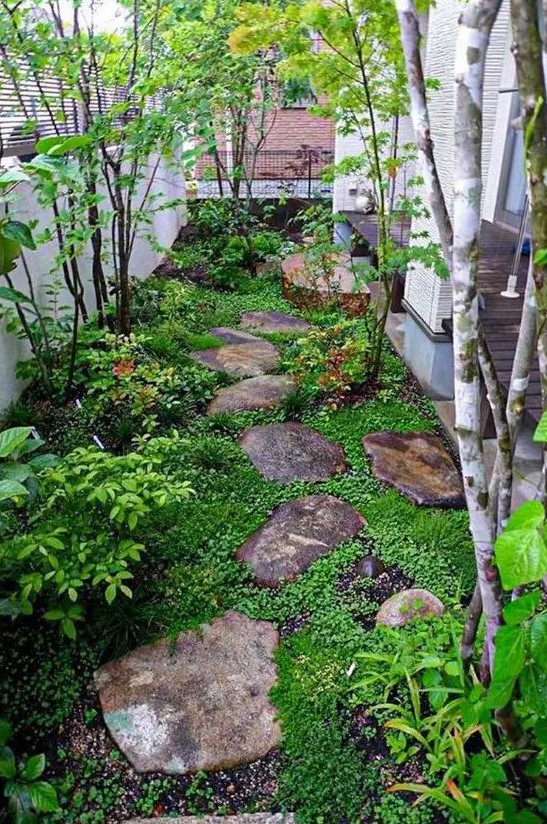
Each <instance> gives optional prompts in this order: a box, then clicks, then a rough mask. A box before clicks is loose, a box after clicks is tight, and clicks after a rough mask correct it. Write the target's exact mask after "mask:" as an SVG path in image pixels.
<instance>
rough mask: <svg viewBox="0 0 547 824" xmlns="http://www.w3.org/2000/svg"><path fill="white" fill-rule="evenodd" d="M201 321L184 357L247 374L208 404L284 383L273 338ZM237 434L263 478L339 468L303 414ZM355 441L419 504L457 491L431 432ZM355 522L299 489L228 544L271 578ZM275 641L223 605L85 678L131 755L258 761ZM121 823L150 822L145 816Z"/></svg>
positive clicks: (269, 737)
mask: <svg viewBox="0 0 547 824" xmlns="http://www.w3.org/2000/svg"><path fill="white" fill-rule="evenodd" d="M339 274H340V273H339ZM340 277H342V274H340ZM293 285H294V283H293ZM300 285H301V286H302V284H300ZM304 288H305V285H304ZM352 299H356V300H357V302H358V303H359V305H360V306H361V309H363V306H365V307H366V301H367V300H368V297H367V295H366V294H365V295H363V294H358V295H356V296H355V295H354V296H353V298H352ZM363 302H364V303H363ZM361 304H363V305H361ZM241 324H242V326H244V327H246V328H250V329H256V330H257V331H259V332H267V333H269V332H305V331H306V330H307V329H308V328H309V324H308V323H307V322H306V321H304V320H302V319H301V318H294V317H292V316H291V315H286V314H284V313H282V312H275V311H273V312H246V313H244V314H243V315H242V318H241ZM210 333H211V334H212V335H215V336H216V337H217V338H219V339H220V340H221V341H223V345H222V346H220V348H218V349H206V350H202V351H198V352H193V353H191V357H192V358H193V359H194V360H196V361H197V362H199V363H202V364H204V365H205V366H208V367H209V368H210V369H215V370H218V371H223V372H227V373H228V374H230V375H233V376H235V377H239V378H246V379H245V380H240V381H239V382H238V383H235V384H234V385H232V386H228V387H226V388H223V389H220V390H219V391H218V392H217V394H216V396H215V398H214V399H213V401H212V402H211V403H210V405H209V408H208V414H209V415H214V414H216V413H218V412H237V411H245V410H256V409H270V408H272V407H275V406H277V405H278V404H280V403H281V402H282V401H283V399H284V398H286V397H287V395H288V394H289V393H290V392H292V391H294V388H295V386H294V384H293V382H292V381H291V379H290V378H288V377H287V376H285V375H270V374H267V373H268V372H270V371H271V370H273V369H275V367H276V366H277V365H278V363H279V352H278V350H277V348H276V347H275V346H273V345H272V344H271V343H269V342H268V341H265V340H264V339H263V338H259V337H256V336H255V335H253V334H251V333H250V332H248V331H245V330H244V329H231V328H228V327H216V328H213V329H211V330H210ZM240 444H241V447H242V448H243V449H244V451H245V452H246V453H247V455H248V456H249V458H250V459H251V461H252V462H253V464H254V465H255V467H256V468H257V469H258V471H259V472H260V473H261V474H262V476H263V477H264V478H266V479H268V480H272V481H278V482H281V483H290V482H291V481H295V480H300V481H309V482H321V481H326V480H328V479H329V478H331V477H333V476H335V475H337V474H338V473H341V472H344V471H345V470H346V461H345V457H344V452H343V450H342V448H341V447H340V446H339V445H338V444H336V443H333V442H332V441H329V440H328V439H327V438H325V437H324V436H323V435H321V434H320V433H319V432H316V431H315V430H313V429H310V428H309V427H307V426H304V425H303V424H301V423H294V422H287V423H276V424H270V425H267V426H253V427H251V428H250V429H248V430H247V431H245V432H244V433H243V434H242V435H241V437H240ZM363 447H364V449H365V452H366V454H367V455H368V457H369V458H370V459H371V461H372V465H373V472H374V474H375V475H376V477H377V478H379V479H380V480H382V481H384V482H385V483H388V484H391V485H392V486H394V487H395V488H396V489H398V490H399V491H400V492H401V493H402V494H403V495H405V496H406V497H408V498H410V499H411V500H412V501H414V502H415V503H416V504H420V505H424V506H447V507H448V506H452V507H453V506H461V505H463V503H464V498H463V488H462V483H461V478H460V476H459V473H458V471H457V469H456V467H455V465H454V463H453V462H452V460H451V458H450V456H449V455H448V453H447V452H446V450H445V449H444V447H443V445H442V443H441V442H440V441H439V439H438V438H436V437H434V436H433V435H431V434H430V433H415V432H411V433H407V434H403V435H400V434H396V433H393V432H376V433H373V434H371V435H367V436H366V437H365V438H363ZM364 526H366V522H365V520H364V518H363V517H362V516H361V514H360V513H359V512H357V511H356V510H355V509H353V507H351V506H350V505H349V504H348V503H346V502H345V501H343V500H340V499H339V498H336V497H334V496H332V495H325V494H317V495H307V496H305V497H302V498H298V499H296V500H292V501H288V502H287V503H284V504H283V505H281V506H279V507H277V508H276V509H275V510H274V511H273V513H272V514H271V515H270V517H269V518H268V520H267V521H266V522H265V523H264V524H263V525H262V527H260V529H258V530H257V531H256V532H255V533H254V534H253V535H251V536H250V537H249V539H248V540H247V541H246V542H245V543H244V544H243V546H241V547H240V548H239V550H238V551H237V557H238V559H239V560H240V561H242V562H244V563H248V564H250V565H251V567H252V569H253V571H254V575H255V580H256V582H257V583H258V584H259V585H262V586H266V587H275V586H278V585H280V584H282V583H285V582H288V581H294V580H295V579H296V578H297V577H298V576H299V575H300V574H302V573H303V572H304V571H305V570H306V569H308V568H309V567H310V566H311V565H312V564H313V563H314V562H315V561H316V560H317V559H318V558H320V557H321V556H323V555H325V554H326V553H328V552H330V551H332V550H334V549H335V548H336V547H338V546H339V545H340V544H341V543H343V542H344V541H346V540H349V539H351V538H353V537H355V536H356V535H358V533H359V532H360V531H361V530H362V529H363V527H364ZM356 572H357V574H358V575H360V576H364V577H372V578H376V577H378V576H380V575H382V574H383V573H385V572H386V569H385V567H384V565H383V563H382V561H381V560H380V559H378V558H376V557H374V556H371V555H368V556H366V557H364V558H362V559H361V560H360V562H359V564H358V565H357V569H356ZM443 611H444V606H443V604H442V603H441V602H440V601H439V599H438V598H436V597H435V596H434V595H433V594H432V593H430V592H427V591H426V590H421V589H409V590H405V591H403V592H399V593H397V594H395V595H393V596H392V597H391V598H389V599H388V600H387V601H386V602H385V603H384V604H383V605H382V606H381V608H380V610H379V612H378V614H377V617H376V621H377V623H378V624H383V625H386V626H391V627H398V626H402V625H403V624H405V623H407V622H408V621H409V620H412V619H414V618H416V617H420V616H423V615H429V614H436V615H439V614H441V613H442V612H443ZM278 641H279V636H278V633H277V631H276V630H275V628H274V627H273V625H272V624H270V623H268V622H266V621H254V620H251V619H250V618H248V617H247V616H245V615H242V614H239V613H237V612H234V611H230V612H227V613H226V614H225V615H223V616H222V617H220V618H217V619H216V620H215V621H213V622H212V623H211V624H209V625H206V626H204V627H202V628H201V630H200V631H199V632H194V631H188V632H185V633H182V634H181V635H179V637H178V639H177V641H176V642H175V643H173V642H172V641H171V640H169V639H163V640H160V641H157V642H156V643H155V644H150V645H148V646H143V647H140V648H138V649H136V650H134V651H133V652H131V653H129V654H128V655H125V656H124V657H123V658H120V659H118V660H116V661H112V662H110V663H108V664H106V665H104V666H103V667H101V668H100V669H99V670H98V671H97V673H96V674H95V681H96V685H97V689H98V691H99V698H100V702H101V706H102V709H103V713H104V719H105V722H106V724H107V726H108V728H109V730H110V732H111V734H112V736H113V738H114V739H115V741H116V742H117V744H118V746H119V747H120V749H121V750H122V751H123V752H124V754H125V755H126V756H127V758H128V759H129V761H130V762H131V763H132V765H133V766H134V768H135V769H136V770H137V771H138V772H163V773H168V774H179V773H180V774H182V773H188V772H196V771H198V770H221V769H230V768H231V767H235V766H239V765H241V764H247V763H251V762H253V761H257V760H258V759H260V758H262V757H264V756H265V755H266V754H267V753H268V752H270V751H271V750H272V749H273V748H275V747H277V746H278V744H279V742H280V737H281V731H280V727H279V724H278V722H277V720H276V710H275V708H274V707H273V706H272V705H271V703H270V701H269V692H270V690H271V688H272V687H273V686H274V684H275V683H276V676H277V670H276V665H275V661H274V653H275V650H276V648H277V646H278ZM153 821H154V822H156V824H167V821H169V822H179V824H199V823H200V822H201V824H203V822H205V824H294V816H293V815H292V814H288V815H285V816H284V815H281V814H271V813H257V814H253V815H238V816H226V817H222V816H209V817H205V818H200V819H197V818H195V817H193V816H182V817H179V818H168V819H167V818H164V819H162V818H155V819H153ZM129 824H152V819H134V820H133V822H129Z"/></svg>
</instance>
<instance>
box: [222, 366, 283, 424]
mask: <svg viewBox="0 0 547 824" xmlns="http://www.w3.org/2000/svg"><path fill="white" fill-rule="evenodd" d="M295 389H296V385H295V383H294V382H293V381H292V380H291V379H290V378H287V377H286V376H285V375H259V376H258V377H257V378H247V379H246V380H243V381H240V382H239V383H235V384H234V385H233V386H227V387H226V388H224V389H219V391H218V392H217V393H216V395H215V397H214V398H213V400H212V401H211V403H210V404H209V407H208V409H207V414H208V415H216V414H217V413H218V412H248V411H251V410H253V409H272V408H273V407H275V406H279V404H280V403H281V402H282V401H283V400H284V399H285V398H286V397H287V395H290V394H291V392H294V391H295Z"/></svg>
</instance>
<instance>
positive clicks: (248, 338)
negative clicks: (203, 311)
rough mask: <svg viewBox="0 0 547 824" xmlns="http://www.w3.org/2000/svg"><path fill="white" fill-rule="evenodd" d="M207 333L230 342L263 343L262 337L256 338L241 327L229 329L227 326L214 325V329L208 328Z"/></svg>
mask: <svg viewBox="0 0 547 824" xmlns="http://www.w3.org/2000/svg"><path fill="white" fill-rule="evenodd" d="M209 334H210V335H213V336H214V337H215V338H220V340H223V341H224V342H225V343H231V344H234V343H253V342H254V343H264V339H263V338H257V337H256V335H251V333H250V332H244V331H243V330H242V329H230V328H229V327H228V326H215V327H214V329H209Z"/></svg>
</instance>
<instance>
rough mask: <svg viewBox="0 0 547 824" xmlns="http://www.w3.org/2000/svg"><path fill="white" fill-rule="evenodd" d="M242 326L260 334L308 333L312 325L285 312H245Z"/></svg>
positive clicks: (242, 316)
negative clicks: (255, 330)
mask: <svg viewBox="0 0 547 824" xmlns="http://www.w3.org/2000/svg"><path fill="white" fill-rule="evenodd" d="M241 325H242V326H246V327H247V328H248V329H257V330H259V331H260V332H270V333H273V332H306V331H307V330H308V329H310V328H311V325H310V324H309V323H308V322H307V321H305V320H303V319H302V318H295V317H293V316H292V315H286V314H285V313H284V312H277V311H272V312H244V313H243V314H242V315H241Z"/></svg>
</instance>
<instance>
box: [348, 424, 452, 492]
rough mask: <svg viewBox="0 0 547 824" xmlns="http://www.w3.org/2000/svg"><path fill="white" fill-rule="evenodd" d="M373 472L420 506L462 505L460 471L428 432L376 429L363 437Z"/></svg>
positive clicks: (435, 438) (437, 440)
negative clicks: (380, 430)
mask: <svg viewBox="0 0 547 824" xmlns="http://www.w3.org/2000/svg"><path fill="white" fill-rule="evenodd" d="M363 446H364V448H365V453H366V454H367V456H368V457H369V458H370V460H371V461H372V469H373V472H374V475H375V476H376V477H377V478H378V479H379V480H380V481H384V482H385V483H387V484H390V485H391V486H393V487H395V489H397V490H398V491H399V492H401V493H402V494H403V495H405V497H407V498H409V499H410V500H411V501H414V503H416V504H419V505H421V506H437V507H454V508H460V507H464V506H465V496H464V491H463V484H462V479H461V476H460V473H459V472H458V470H457V469H456V466H455V465H454V462H453V460H452V458H451V457H450V455H449V454H448V452H447V451H446V449H445V448H444V446H443V445H442V443H441V441H440V440H439V439H438V438H437V437H435V435H432V434H431V433H430V432H406V433H405V434H402V435H400V434H398V433H396V432H375V433H374V434H372V435H367V436H366V437H365V438H363Z"/></svg>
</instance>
